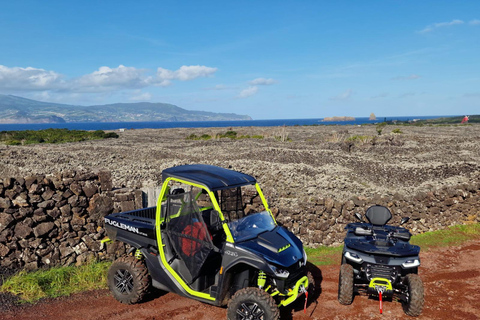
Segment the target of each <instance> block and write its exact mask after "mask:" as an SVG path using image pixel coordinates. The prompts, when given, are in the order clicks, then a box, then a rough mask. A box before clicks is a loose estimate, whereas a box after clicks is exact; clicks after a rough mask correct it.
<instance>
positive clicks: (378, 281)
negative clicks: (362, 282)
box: [368, 278, 393, 291]
mask: <svg viewBox="0 0 480 320" xmlns="http://www.w3.org/2000/svg"><path fill="white" fill-rule="evenodd" d="M368 287H369V288H373V289H375V290H377V287H384V288H385V290H388V291H392V290H393V287H392V283H391V282H390V280H388V279H385V278H373V279H372V280H370V284H369V285H368Z"/></svg>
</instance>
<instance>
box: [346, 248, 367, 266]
mask: <svg viewBox="0 0 480 320" xmlns="http://www.w3.org/2000/svg"><path fill="white" fill-rule="evenodd" d="M345 258H347V259H348V260H352V261H353V262H356V263H362V262H363V259H362V258H360V257H359V256H358V254H356V253H353V252H348V251H347V252H345Z"/></svg>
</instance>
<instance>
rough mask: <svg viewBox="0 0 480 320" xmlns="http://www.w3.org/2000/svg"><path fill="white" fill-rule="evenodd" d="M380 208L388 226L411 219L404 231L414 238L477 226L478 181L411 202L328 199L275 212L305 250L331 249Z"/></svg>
mask: <svg viewBox="0 0 480 320" xmlns="http://www.w3.org/2000/svg"><path fill="white" fill-rule="evenodd" d="M375 204H379V205H383V206H386V207H388V208H389V209H390V211H391V212H392V215H393V218H392V220H390V222H389V224H393V225H398V224H399V223H400V220H401V219H402V217H410V221H409V222H408V223H407V224H406V225H404V227H406V228H408V229H410V231H411V232H412V233H413V234H418V233H423V232H426V231H433V230H440V229H444V228H446V227H449V226H452V225H457V224H463V223H475V222H476V223H478V222H480V181H475V182H472V183H470V184H464V185H458V186H455V187H445V188H443V189H440V190H432V191H431V192H428V193H420V194H417V195H416V196H414V197H413V198H405V197H403V196H401V195H398V194H394V195H390V196H388V197H375V198H373V199H367V198H365V197H362V196H356V197H353V198H351V199H349V200H347V201H344V202H340V201H337V200H334V199H331V198H322V197H318V198H305V199H298V203H297V207H296V208H295V209H282V208H279V209H278V210H275V211H276V212H275V214H276V219H277V221H278V222H279V223H281V224H283V225H284V226H286V227H287V228H288V229H290V230H291V231H292V232H293V233H295V234H297V235H299V237H300V238H301V239H302V241H303V243H304V244H306V245H307V246H317V245H332V244H339V243H341V242H343V238H344V237H345V230H344V228H345V225H346V224H347V223H350V222H355V221H358V220H357V219H356V218H355V216H354V213H355V212H359V213H361V214H362V215H363V214H364V213H365V211H366V210H367V209H368V207H370V206H372V205H375Z"/></svg>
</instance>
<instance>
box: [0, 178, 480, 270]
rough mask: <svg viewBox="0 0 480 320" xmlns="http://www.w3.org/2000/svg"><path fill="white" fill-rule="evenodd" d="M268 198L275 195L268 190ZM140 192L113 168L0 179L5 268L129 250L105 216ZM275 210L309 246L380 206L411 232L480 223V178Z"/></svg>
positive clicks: (135, 204) (252, 206)
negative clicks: (111, 235) (115, 176)
mask: <svg viewBox="0 0 480 320" xmlns="http://www.w3.org/2000/svg"><path fill="white" fill-rule="evenodd" d="M265 195H266V196H267V197H270V196H271V197H273V195H269V194H265ZM143 198H144V196H143V192H142V191H141V190H133V189H127V188H123V189H114V188H113V186H112V179H111V174H110V172H109V171H102V170H98V171H95V172H91V173H85V172H74V171H64V172H62V173H58V174H56V175H53V176H29V177H26V178H6V179H0V270H6V269H27V270H34V269H38V268H41V267H45V266H53V265H70V264H77V265H80V264H83V263H85V262H87V261H90V260H94V259H97V260H104V259H114V258H115V257H118V256H119V255H121V254H123V253H125V251H126V250H127V249H128V248H127V247H126V246H125V245H124V244H123V243H120V242H115V243H113V244H108V245H104V244H102V243H101V239H103V238H104V237H106V232H105V229H104V221H103V217H104V216H105V215H107V214H110V213H112V212H121V211H129V210H133V209H138V208H142V207H143V204H144V199H143ZM272 200H273V201H272V203H271V204H270V205H271V208H272V212H273V214H274V215H275V217H276V219H277V221H278V222H279V224H281V225H284V226H285V227H287V228H288V229H290V230H291V231H292V232H293V233H295V234H296V235H298V236H299V237H300V238H301V239H302V241H303V242H304V244H305V245H307V246H317V245H333V244H339V243H341V242H342V240H343V237H344V236H345V231H344V228H345V225H346V224H347V223H350V222H353V221H355V217H354V213H355V212H360V213H362V214H363V213H365V210H366V209H367V208H368V207H369V206H371V205H374V204H379V205H384V206H387V207H388V208H390V210H391V211H392V214H393V219H392V220H391V221H390V223H392V224H398V223H399V222H400V220H401V218H402V217H406V216H408V217H410V218H411V220H410V222H409V223H408V224H407V225H406V227H407V228H409V229H410V230H411V232H412V233H413V234H417V233H422V232H426V231H432V230H438V229H443V228H445V227H448V226H451V225H456V224H461V223H475V222H479V221H480V214H479V213H480V181H476V182H472V183H470V184H464V185H459V186H456V187H446V188H443V189H440V190H432V191H431V192H428V193H421V194H417V195H416V196H415V197H413V198H405V197H403V196H401V195H399V194H395V195H389V196H387V197H375V198H372V199H367V198H365V197H362V196H356V197H353V198H351V199H349V200H347V201H338V200H335V199H332V198H322V197H321V196H319V197H309V198H294V199H292V202H291V203H290V205H289V207H276V206H275V199H272ZM261 207H262V205H261V199H260V197H259V196H258V194H257V193H256V192H254V193H252V194H244V210H245V212H250V211H258V210H262V209H261Z"/></svg>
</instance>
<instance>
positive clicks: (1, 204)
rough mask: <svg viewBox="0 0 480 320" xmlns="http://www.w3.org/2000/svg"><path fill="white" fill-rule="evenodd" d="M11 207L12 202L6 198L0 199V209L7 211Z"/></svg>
mask: <svg viewBox="0 0 480 320" xmlns="http://www.w3.org/2000/svg"><path fill="white" fill-rule="evenodd" d="M11 206H12V201H11V200H10V199H7V198H0V208H1V209H7V208H10V207H11Z"/></svg>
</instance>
